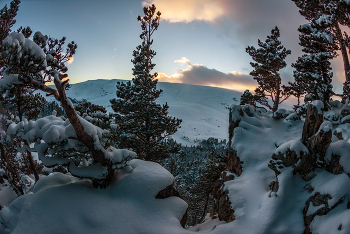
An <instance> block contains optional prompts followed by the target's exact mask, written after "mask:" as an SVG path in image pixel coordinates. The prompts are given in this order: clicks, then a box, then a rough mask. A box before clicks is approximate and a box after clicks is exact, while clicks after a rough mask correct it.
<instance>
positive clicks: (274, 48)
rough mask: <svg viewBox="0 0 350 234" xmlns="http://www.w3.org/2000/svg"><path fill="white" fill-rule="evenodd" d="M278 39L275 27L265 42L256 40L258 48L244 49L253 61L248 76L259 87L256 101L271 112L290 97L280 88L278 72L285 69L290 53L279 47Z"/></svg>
mask: <svg viewBox="0 0 350 234" xmlns="http://www.w3.org/2000/svg"><path fill="white" fill-rule="evenodd" d="M279 37H280V31H279V29H278V28H277V26H276V27H275V28H274V29H272V31H271V35H270V36H267V39H266V40H265V42H261V41H260V40H258V45H259V47H260V48H258V49H255V48H254V47H253V46H248V47H247V48H246V52H247V53H248V54H249V55H250V56H251V57H252V59H253V60H254V61H255V63H253V62H251V63H250V65H251V66H252V67H253V68H254V70H253V71H252V72H250V75H252V76H253V77H254V79H255V80H256V81H257V82H258V85H259V86H258V88H257V89H256V90H255V95H256V100H257V102H258V103H260V104H261V105H264V106H267V107H268V108H269V109H271V110H272V111H273V112H275V111H276V110H277V109H278V105H279V104H281V103H282V102H283V101H284V100H286V99H287V98H288V97H289V96H290V94H289V93H288V92H286V90H285V89H284V87H283V86H281V77H280V74H279V70H280V69H282V68H284V67H286V65H287V64H286V62H285V61H284V60H285V58H286V57H287V55H288V54H290V53H291V51H290V50H287V49H286V48H285V47H284V46H283V45H281V42H280V41H279V40H278V38H279ZM267 98H271V100H272V102H273V105H272V106H271V105H270V104H269V103H268V102H267Z"/></svg>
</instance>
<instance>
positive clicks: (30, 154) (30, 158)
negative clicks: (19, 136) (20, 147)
mask: <svg viewBox="0 0 350 234" xmlns="http://www.w3.org/2000/svg"><path fill="white" fill-rule="evenodd" d="M24 144H26V145H27V146H28V147H29V143H28V141H26V140H24ZM27 152H28V158H29V164H30V167H31V168H32V171H33V173H34V177H35V181H38V180H39V174H38V170H37V169H36V167H35V163H34V160H33V156H32V152H30V151H28V150H27Z"/></svg>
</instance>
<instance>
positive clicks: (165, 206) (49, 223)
mask: <svg viewBox="0 0 350 234" xmlns="http://www.w3.org/2000/svg"><path fill="white" fill-rule="evenodd" d="M130 166H131V167H133V168H134V169H133V171H132V172H123V173H119V174H118V175H116V177H118V178H116V180H115V181H114V182H113V183H112V184H111V185H110V186H109V187H108V188H107V189H96V188H94V187H93V186H92V184H91V182H90V181H89V180H80V179H77V178H74V177H71V176H68V175H64V174H61V173H52V174H50V175H49V176H46V177H42V178H41V179H40V180H39V182H38V183H37V184H36V185H35V187H34V193H32V194H27V195H23V196H21V197H19V198H18V199H16V200H15V201H14V202H12V203H11V205H10V206H9V207H5V208H3V209H2V210H1V211H0V233H5V234H6V233H13V234H16V233H18V234H23V233H26V234H31V233H33V234H34V233H35V234H41V233H42V234H47V233H82V234H87V233H91V234H97V233H101V234H102V233H103V234H107V233H123V234H124V233H135V234H136V233H137V234H139V233H150V234H156V233H159V234H164V233H188V231H186V230H184V229H183V228H182V227H181V225H180V221H179V220H181V218H182V216H183V214H184V213H185V211H186V209H187V204H186V203H185V202H184V201H183V200H181V199H180V198H178V197H169V198H166V199H156V198H155V196H156V195H157V194H158V192H159V191H161V190H162V189H164V188H165V187H167V186H168V185H170V184H172V183H173V179H174V178H173V176H172V175H171V174H170V173H169V172H168V171H167V170H166V169H164V168H163V167H161V166H160V165H159V164H157V163H153V162H146V161H142V160H137V159H135V160H132V161H131V162H130Z"/></svg>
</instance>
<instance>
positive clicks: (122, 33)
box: [0, 0, 344, 92]
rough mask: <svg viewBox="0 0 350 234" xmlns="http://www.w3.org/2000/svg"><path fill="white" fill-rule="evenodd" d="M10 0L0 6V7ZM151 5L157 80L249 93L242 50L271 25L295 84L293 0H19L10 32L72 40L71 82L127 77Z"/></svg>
mask: <svg viewBox="0 0 350 234" xmlns="http://www.w3.org/2000/svg"><path fill="white" fill-rule="evenodd" d="M10 2H11V1H10V0H0V3H1V5H0V7H3V6H4V5H5V4H9V3H10ZM148 4H155V5H156V7H157V10H159V11H161V13H162V20H161V22H160V26H159V28H158V30H157V31H156V32H155V33H154V37H153V39H154V44H153V45H154V46H153V49H154V50H155V51H156V52H157V55H156V57H155V59H154V63H156V64H157V65H156V67H155V69H154V71H155V72H158V73H159V80H160V81H166V82H178V83H187V84H196V85H210V86H217V87H224V88H230V89H235V90H238V91H244V90H245V89H247V88H248V89H251V90H253V89H254V87H256V82H255V81H254V80H253V78H252V77H251V76H249V72H250V71H251V70H252V68H251V66H250V64H249V62H250V61H251V58H250V56H249V55H248V54H247V53H246V52H245V48H246V47H247V46H249V45H253V46H257V40H258V39H261V40H265V39H266V36H267V35H269V34H270V32H271V29H272V28H274V27H275V26H278V27H279V29H280V32H281V38H280V40H281V41H282V44H283V45H284V46H285V47H286V48H287V49H291V50H292V54H291V55H289V56H288V57H287V63H288V67H287V68H285V69H283V70H282V71H281V76H282V80H283V83H287V82H288V81H292V80H293V76H292V74H293V69H292V68H291V67H290V64H291V63H292V62H294V61H296V59H297V57H298V56H300V55H301V54H302V52H301V47H300V46H299V45H298V31H297V28H298V26H299V25H301V24H304V23H306V21H305V19H304V18H303V17H302V16H300V15H299V12H298V9H297V7H296V6H295V5H294V3H293V2H292V1H291V0H22V3H21V5H20V10H19V12H18V15H17V17H16V19H17V23H16V25H15V26H14V29H16V28H18V27H19V26H30V27H31V28H32V30H33V31H34V32H35V31H41V32H42V33H43V34H46V35H49V36H51V37H56V38H60V37H62V36H66V37H67V40H68V41H72V40H73V41H75V42H76V43H77V44H78V50H77V53H76V55H75V56H74V60H73V62H72V63H71V64H69V70H68V74H69V77H70V79H71V83H77V82H82V81H85V80H89V79H101V78H102V79H113V78H119V79H131V78H132V74H131V69H132V66H133V65H132V63H131V61H130V60H131V59H132V51H133V50H134V49H135V47H136V46H137V45H139V44H140V43H141V40H140V38H139V34H140V33H141V27H140V23H139V22H138V21H137V19H136V18H137V16H138V15H142V13H143V12H142V7H143V6H146V5H148ZM342 68H343V67H342V60H341V58H340V57H339V58H337V59H336V60H335V62H333V71H334V73H335V75H334V86H335V91H336V92H341V84H342V82H344V75H343V74H342Z"/></svg>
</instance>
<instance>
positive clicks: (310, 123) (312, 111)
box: [302, 104, 323, 145]
mask: <svg viewBox="0 0 350 234" xmlns="http://www.w3.org/2000/svg"><path fill="white" fill-rule="evenodd" d="M322 122H323V113H318V110H317V108H316V107H315V106H314V105H312V104H309V105H308V107H307V114H306V117H305V123H304V126H303V133H302V141H303V143H304V145H307V144H306V143H307V141H308V140H309V138H310V137H312V136H313V135H315V134H316V133H317V131H318V129H319V127H320V126H321V124H322Z"/></svg>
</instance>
